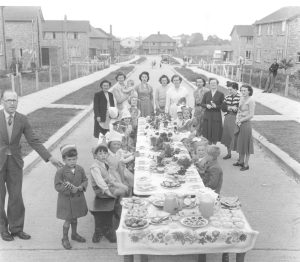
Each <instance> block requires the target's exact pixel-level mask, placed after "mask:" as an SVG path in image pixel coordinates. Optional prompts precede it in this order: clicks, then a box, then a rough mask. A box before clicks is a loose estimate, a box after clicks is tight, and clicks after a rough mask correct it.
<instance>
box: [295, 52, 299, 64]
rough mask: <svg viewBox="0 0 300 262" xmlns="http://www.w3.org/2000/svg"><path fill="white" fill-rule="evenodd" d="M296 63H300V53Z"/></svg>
mask: <svg viewBox="0 0 300 262" xmlns="http://www.w3.org/2000/svg"><path fill="white" fill-rule="evenodd" d="M296 63H297V64H299V63H300V52H297V58H296Z"/></svg>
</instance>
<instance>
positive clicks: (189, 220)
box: [180, 216, 208, 228]
mask: <svg viewBox="0 0 300 262" xmlns="http://www.w3.org/2000/svg"><path fill="white" fill-rule="evenodd" d="M180 223H181V224H182V225H184V226H187V227H193V228H200V227H205V226H206V225H207V224H208V220H207V219H205V218H204V217H202V216H188V217H184V218H182V219H181V220H180Z"/></svg>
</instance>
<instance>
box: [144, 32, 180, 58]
mask: <svg viewBox="0 0 300 262" xmlns="http://www.w3.org/2000/svg"><path fill="white" fill-rule="evenodd" d="M142 48H143V52H144V54H149V55H154V54H155V55H157V54H174V52H175V49H176V41H175V40H174V39H172V38H171V37H170V36H168V35H166V34H161V33H160V32H158V33H157V34H152V35H150V36H148V37H147V38H146V39H144V41H143V43H142Z"/></svg>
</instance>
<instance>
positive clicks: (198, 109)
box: [194, 87, 209, 136]
mask: <svg viewBox="0 0 300 262" xmlns="http://www.w3.org/2000/svg"><path fill="white" fill-rule="evenodd" d="M208 91H209V89H208V88H206V87H202V88H200V89H197V90H195V91H194V99H195V111H194V117H195V118H196V119H197V124H198V125H197V136H201V135H202V128H203V115H204V111H205V109H204V108H203V107H202V106H201V101H202V99H203V96H204V94H205V93H206V92H208Z"/></svg>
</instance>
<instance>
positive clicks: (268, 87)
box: [263, 58, 279, 93]
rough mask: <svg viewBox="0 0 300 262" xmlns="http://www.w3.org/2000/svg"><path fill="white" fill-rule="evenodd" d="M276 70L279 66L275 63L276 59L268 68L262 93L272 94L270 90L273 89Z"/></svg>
mask: <svg viewBox="0 0 300 262" xmlns="http://www.w3.org/2000/svg"><path fill="white" fill-rule="evenodd" d="M278 68H279V64H278V63H277V59H276V58H275V59H274V62H273V64H272V65H271V66H270V67H269V76H268V79H267V82H266V86H265V90H264V91H263V93H272V90H273V88H274V87H275V80H276V76H277V71H278Z"/></svg>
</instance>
